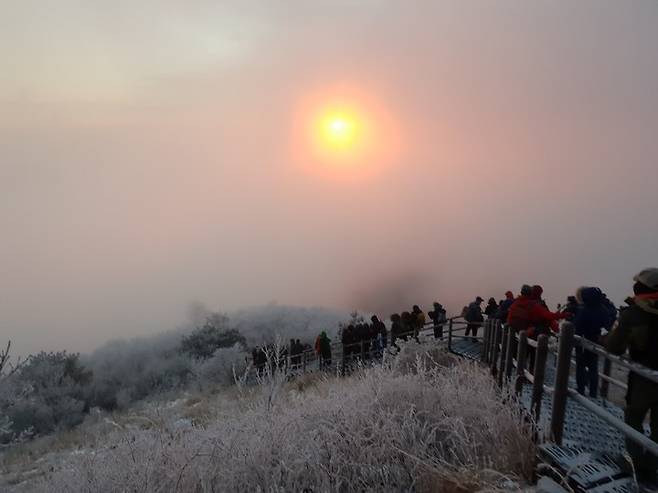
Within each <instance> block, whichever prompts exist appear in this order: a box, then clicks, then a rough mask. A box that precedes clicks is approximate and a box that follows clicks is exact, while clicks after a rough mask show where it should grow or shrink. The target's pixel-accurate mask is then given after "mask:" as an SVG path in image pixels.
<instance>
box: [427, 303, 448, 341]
mask: <svg viewBox="0 0 658 493" xmlns="http://www.w3.org/2000/svg"><path fill="white" fill-rule="evenodd" d="M427 315H428V316H429V317H430V319H431V320H432V323H433V325H434V339H443V324H445V322H446V311H445V309H444V308H443V305H441V303H439V302H437V301H435V302H434V310H432V311H429V312H427Z"/></svg>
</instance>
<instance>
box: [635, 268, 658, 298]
mask: <svg viewBox="0 0 658 493" xmlns="http://www.w3.org/2000/svg"><path fill="white" fill-rule="evenodd" d="M633 280H634V281H635V282H636V283H640V284H643V285H644V286H646V287H647V288H649V289H650V291H649V292H654V291H658V269H657V268H655V267H654V268H649V269H644V270H642V271H640V272H638V273H637V274H636V275H635V276H634V277H633Z"/></svg>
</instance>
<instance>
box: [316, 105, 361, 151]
mask: <svg viewBox="0 0 658 493" xmlns="http://www.w3.org/2000/svg"><path fill="white" fill-rule="evenodd" d="M358 131H359V128H358V123H357V121H356V119H355V117H354V116H352V115H349V114H344V113H329V114H327V115H325V116H324V118H323V119H322V121H321V126H320V133H321V138H322V140H323V141H324V143H325V144H326V145H327V146H328V147H329V148H333V149H336V150H339V149H349V148H351V147H352V146H354V145H355V143H356V140H357V136H358Z"/></svg>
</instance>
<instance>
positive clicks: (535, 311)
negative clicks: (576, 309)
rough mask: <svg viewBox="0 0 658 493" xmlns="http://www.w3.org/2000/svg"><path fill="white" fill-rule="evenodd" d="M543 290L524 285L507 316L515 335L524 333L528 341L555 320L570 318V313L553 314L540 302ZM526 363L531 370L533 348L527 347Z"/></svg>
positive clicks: (533, 357)
mask: <svg viewBox="0 0 658 493" xmlns="http://www.w3.org/2000/svg"><path fill="white" fill-rule="evenodd" d="M542 292H543V290H542V289H541V287H540V286H534V287H530V286H528V285H527V284H524V285H523V286H522V287H521V295H520V296H519V297H518V298H516V299H515V300H514V303H512V306H510V308H509V311H508V314H507V324H508V325H509V326H510V327H511V328H512V330H513V331H514V333H515V334H517V335H518V334H519V333H520V332H522V331H526V333H527V335H528V337H529V338H530V339H537V338H538V337H539V335H540V334H542V333H546V332H547V331H548V326H549V324H552V323H554V322H555V321H556V320H562V319H565V318H571V314H570V313H565V312H560V313H553V312H551V311H550V310H548V308H546V306H545V305H544V303H542V302H541V295H542ZM516 347H517V346H516V344H514V345H513V346H512V354H514V353H515V352H516ZM528 362H529V364H530V368H533V366H534V362H535V348H533V347H532V346H530V345H529V346H528Z"/></svg>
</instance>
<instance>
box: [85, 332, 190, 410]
mask: <svg viewBox="0 0 658 493" xmlns="http://www.w3.org/2000/svg"><path fill="white" fill-rule="evenodd" d="M178 341H180V338H178V337H177V338H170V337H162V338H161V339H158V338H144V339H136V340H133V341H114V342H112V343H109V344H106V345H105V346H103V347H102V348H100V349H99V350H97V351H95V352H94V353H93V354H92V355H91V356H89V357H87V359H86V361H88V364H89V365H90V366H91V368H92V369H93V371H94V380H93V382H92V383H91V386H90V389H89V394H90V402H91V405H92V406H98V407H101V408H103V409H108V410H112V409H117V408H119V409H120V408H124V407H126V406H127V405H130V404H131V403H133V402H135V401H138V400H141V399H144V398H146V397H148V396H151V395H153V394H156V393H159V392H163V391H168V390H172V389H175V388H178V387H180V386H183V385H185V384H186V383H187V382H188V380H189V378H190V376H191V375H192V365H193V361H192V359H191V358H190V357H189V356H187V355H184V354H179V352H178V351H177V349H176V347H177V344H178Z"/></svg>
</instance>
